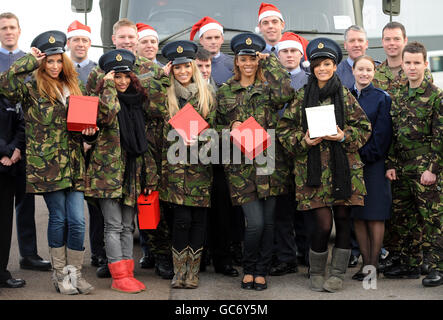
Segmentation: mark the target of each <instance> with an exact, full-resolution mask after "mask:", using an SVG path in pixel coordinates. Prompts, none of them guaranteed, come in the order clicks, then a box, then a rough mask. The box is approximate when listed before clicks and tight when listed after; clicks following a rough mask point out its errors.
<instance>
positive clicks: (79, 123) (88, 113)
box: [67, 96, 98, 131]
mask: <svg viewBox="0 0 443 320" xmlns="http://www.w3.org/2000/svg"><path fill="white" fill-rule="evenodd" d="M97 112H98V97H89V96H70V97H69V108H68V119H67V122H68V131H83V130H84V129H87V128H90V127H93V128H97Z"/></svg>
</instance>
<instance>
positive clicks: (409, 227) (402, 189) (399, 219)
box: [385, 172, 443, 268]
mask: <svg viewBox="0 0 443 320" xmlns="http://www.w3.org/2000/svg"><path fill="white" fill-rule="evenodd" d="M420 177H421V175H420V174H418V173H415V172H413V173H409V172H397V180H395V181H393V182H392V217H391V220H390V221H389V224H388V228H387V230H386V233H385V234H386V238H385V244H386V246H387V248H388V250H389V251H390V253H392V254H394V255H398V256H399V257H400V260H401V263H403V264H407V265H409V266H412V267H417V266H419V265H420V264H421V263H422V251H423V248H426V249H429V250H427V251H428V252H429V256H430V259H431V261H430V266H431V268H436V267H437V266H438V265H439V264H440V265H441V261H439V260H440V258H439V257H438V254H437V252H438V251H439V248H438V246H439V245H441V244H439V243H440V242H439V241H437V239H438V237H439V236H441V234H442V216H443V214H442V209H443V206H442V194H441V185H439V183H440V184H441V182H439V179H437V182H436V183H435V184H433V185H430V186H424V185H422V184H420ZM440 250H441V248H440Z"/></svg>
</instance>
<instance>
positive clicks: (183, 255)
mask: <svg viewBox="0 0 443 320" xmlns="http://www.w3.org/2000/svg"><path fill="white" fill-rule="evenodd" d="M188 254H189V247H186V248H184V249H183V250H182V251H180V252H178V251H177V250H176V249H175V248H174V247H172V262H173V264H174V278H172V282H171V287H172V288H176V289H177V288H184V287H185V278H186V262H187V260H188Z"/></svg>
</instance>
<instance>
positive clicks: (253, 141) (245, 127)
mask: <svg viewBox="0 0 443 320" xmlns="http://www.w3.org/2000/svg"><path fill="white" fill-rule="evenodd" d="M231 137H232V142H233V143H234V144H235V145H236V146H237V147H238V148H239V149H240V150H241V151H242V152H243V153H244V154H245V155H246V156H247V157H248V158H249V159H250V160H253V159H254V158H255V157H256V156H258V155H259V154H260V153H262V152H263V151H264V150H266V149H267V148H268V147H269V146H270V145H271V136H270V135H269V134H268V133H267V132H266V130H265V129H263V127H262V126H261V125H260V124H259V123H258V122H257V121H256V120H255V119H254V117H250V118H248V119H247V120H246V121H244V122H243V123H242V124H241V125H240V126H238V127H237V128H235V129H234V130H232V131H231Z"/></svg>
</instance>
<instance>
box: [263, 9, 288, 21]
mask: <svg viewBox="0 0 443 320" xmlns="http://www.w3.org/2000/svg"><path fill="white" fill-rule="evenodd" d="M270 16H277V17H279V18H280V19H281V20H282V21H285V19H283V16H282V15H281V13H280V12H278V11H271V10H268V11H265V12H263V13H262V14H261V15H259V16H258V22H260V21H262V19H264V18H266V17H270Z"/></svg>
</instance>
